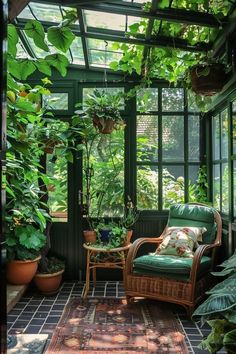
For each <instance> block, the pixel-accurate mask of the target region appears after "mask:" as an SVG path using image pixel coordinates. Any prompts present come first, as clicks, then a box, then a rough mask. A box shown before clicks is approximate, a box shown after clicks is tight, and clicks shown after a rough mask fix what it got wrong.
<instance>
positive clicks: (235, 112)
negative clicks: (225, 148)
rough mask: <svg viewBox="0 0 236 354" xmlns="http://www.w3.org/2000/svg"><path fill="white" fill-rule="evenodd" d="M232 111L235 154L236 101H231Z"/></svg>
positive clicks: (234, 152) (235, 148)
mask: <svg viewBox="0 0 236 354" xmlns="http://www.w3.org/2000/svg"><path fill="white" fill-rule="evenodd" d="M232 112H233V132H232V135H233V154H234V155H235V154H236V101H234V102H233V103H232Z"/></svg>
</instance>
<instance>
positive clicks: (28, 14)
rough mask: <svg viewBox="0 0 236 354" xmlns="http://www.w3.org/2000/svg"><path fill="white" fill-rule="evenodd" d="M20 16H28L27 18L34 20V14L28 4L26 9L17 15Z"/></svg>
mask: <svg viewBox="0 0 236 354" xmlns="http://www.w3.org/2000/svg"><path fill="white" fill-rule="evenodd" d="M17 17H18V18H26V19H27V20H34V16H33V15H32V13H31V11H30V8H29V6H28V5H27V6H26V7H25V8H24V10H22V11H21V13H20V14H19V15H18V16H17Z"/></svg>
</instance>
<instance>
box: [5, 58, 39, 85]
mask: <svg viewBox="0 0 236 354" xmlns="http://www.w3.org/2000/svg"><path fill="white" fill-rule="evenodd" d="M8 70H9V72H10V74H11V75H12V76H14V77H15V78H17V79H19V80H26V79H27V77H28V76H29V75H31V74H32V73H33V72H34V71H35V70H36V65H35V64H34V63H33V61H31V60H29V59H18V60H15V59H9V60H8Z"/></svg>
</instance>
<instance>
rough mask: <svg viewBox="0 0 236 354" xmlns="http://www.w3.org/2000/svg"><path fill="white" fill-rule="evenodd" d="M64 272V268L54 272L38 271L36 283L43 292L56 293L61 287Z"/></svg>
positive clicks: (35, 277)
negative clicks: (44, 272)
mask: <svg viewBox="0 0 236 354" xmlns="http://www.w3.org/2000/svg"><path fill="white" fill-rule="evenodd" d="M63 273H64V269H62V270H60V271H59V272H57V273H52V274H43V273H36V274H35V276H34V283H35V285H36V286H37V288H38V289H39V291H40V293H41V294H43V295H54V294H56V293H57V292H58V290H59V288H60V285H61V280H62V274H63Z"/></svg>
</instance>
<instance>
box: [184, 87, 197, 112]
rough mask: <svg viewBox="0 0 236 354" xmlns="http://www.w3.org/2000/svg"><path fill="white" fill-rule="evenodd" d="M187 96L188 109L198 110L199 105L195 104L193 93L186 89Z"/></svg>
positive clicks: (191, 110)
mask: <svg viewBox="0 0 236 354" xmlns="http://www.w3.org/2000/svg"><path fill="white" fill-rule="evenodd" d="M187 96H188V111H189V112H199V107H198V106H197V105H196V99H195V93H194V92H192V91H189V90H188V92H187Z"/></svg>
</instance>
